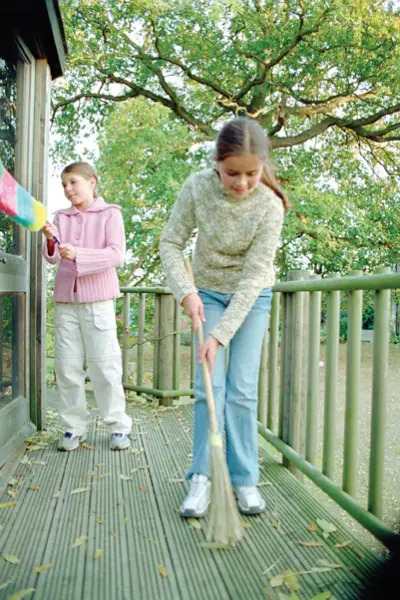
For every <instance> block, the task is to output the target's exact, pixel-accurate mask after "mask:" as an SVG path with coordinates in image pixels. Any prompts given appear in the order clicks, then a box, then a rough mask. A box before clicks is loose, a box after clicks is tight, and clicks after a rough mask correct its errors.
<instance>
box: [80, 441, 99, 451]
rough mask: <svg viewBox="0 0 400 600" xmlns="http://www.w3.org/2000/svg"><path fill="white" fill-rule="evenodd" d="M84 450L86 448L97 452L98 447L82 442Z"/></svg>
mask: <svg viewBox="0 0 400 600" xmlns="http://www.w3.org/2000/svg"><path fill="white" fill-rule="evenodd" d="M81 446H82V448H86V449H87V450H96V446H91V445H90V444H88V443H87V442H81Z"/></svg>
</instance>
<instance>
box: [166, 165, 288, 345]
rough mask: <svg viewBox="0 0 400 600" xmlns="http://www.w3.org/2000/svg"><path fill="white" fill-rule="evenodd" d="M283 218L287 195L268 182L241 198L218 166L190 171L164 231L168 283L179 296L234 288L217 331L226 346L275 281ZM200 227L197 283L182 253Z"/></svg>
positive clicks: (195, 267)
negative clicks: (279, 193)
mask: <svg viewBox="0 0 400 600" xmlns="http://www.w3.org/2000/svg"><path fill="white" fill-rule="evenodd" d="M282 222H283V206H282V200H281V199H280V198H279V197H278V196H277V195H276V194H275V193H274V192H273V191H272V190H271V189H270V188H268V187H267V186H265V185H264V184H263V183H259V184H258V185H257V186H256V187H255V188H253V189H252V190H251V191H250V192H249V193H248V194H247V195H246V196H245V197H244V198H236V197H235V196H233V194H232V193H231V192H230V191H229V190H227V189H226V188H225V186H224V185H223V183H222V182H221V180H220V178H219V176H218V174H217V172H216V171H214V170H213V169H207V170H205V171H200V172H198V173H195V174H193V175H191V176H190V177H188V179H187V180H186V181H185V182H184V184H183V186H182V188H181V191H180V193H179V196H178V199H177V201H176V203H175V206H174V208H173V211H172V214H171V217H170V219H169V221H168V225H167V227H166V228H165V230H164V232H163V234H162V236H161V241H160V256H161V261H162V264H163V267H164V270H165V273H166V277H167V282H168V285H169V286H170V288H171V290H172V292H173V294H174V296H175V298H176V299H177V300H178V301H179V302H181V301H182V300H183V298H184V297H185V296H187V295H188V294H190V293H191V292H196V291H197V289H199V288H200V289H207V290H213V291H216V292H221V293H223V294H233V296H232V299H231V301H230V303H229V306H228V308H227V309H226V311H225V312H224V315H223V317H222V318H221V320H220V322H219V324H218V325H217V326H216V327H215V329H214V330H213V331H212V332H211V333H212V335H213V336H214V337H215V338H216V339H217V340H218V341H219V342H220V343H221V344H222V345H224V346H225V345H226V344H227V343H228V342H229V341H230V340H231V338H232V337H233V336H234V334H235V333H236V331H237V330H238V329H239V327H240V325H241V324H242V323H243V321H244V319H245V318H246V315H247V314H248V312H249V311H250V309H251V308H252V306H253V304H254V302H255V301H256V299H257V297H258V296H259V294H260V292H261V290H262V289H263V288H265V287H269V286H272V285H273V284H274V281H275V272H274V266H273V262H274V256H275V250H276V247H277V245H278V242H279V236H280V232H281V228H282ZM195 228H197V229H198V237H197V241H196V247H195V251H194V257H193V273H194V279H195V283H196V287H195V286H193V285H192V284H191V282H190V281H189V279H188V276H187V274H186V272H185V267H184V262H183V254H182V250H183V249H184V247H185V245H186V242H187V241H188V239H189V238H190V236H191V234H192V232H193V230H194V229H195Z"/></svg>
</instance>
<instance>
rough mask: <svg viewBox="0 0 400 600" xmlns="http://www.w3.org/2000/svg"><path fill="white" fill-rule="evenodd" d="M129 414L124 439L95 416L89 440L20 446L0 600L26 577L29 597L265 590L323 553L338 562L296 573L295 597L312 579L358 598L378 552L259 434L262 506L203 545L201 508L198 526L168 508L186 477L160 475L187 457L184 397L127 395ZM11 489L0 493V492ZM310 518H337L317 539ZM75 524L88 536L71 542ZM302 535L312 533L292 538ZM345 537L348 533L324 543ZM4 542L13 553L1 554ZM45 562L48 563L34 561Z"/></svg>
mask: <svg viewBox="0 0 400 600" xmlns="http://www.w3.org/2000/svg"><path fill="white" fill-rule="evenodd" d="M132 414H133V419H134V428H133V445H132V448H130V449H129V450H127V451H124V452H112V451H110V449H109V436H108V433H107V432H106V431H105V429H104V428H103V427H102V426H101V425H100V424H97V425H95V426H93V427H90V429H89V436H88V440H87V442H88V444H89V446H90V447H92V448H93V449H90V448H84V447H81V448H80V449H79V450H77V451H75V452H71V453H61V452H57V450H56V441H54V442H52V443H50V444H49V445H48V446H46V447H44V448H43V449H39V450H36V451H33V452H30V453H28V454H27V455H26V456H25V457H24V459H23V462H22V464H20V466H19V467H18V471H17V475H18V477H16V479H17V480H20V481H21V482H23V483H22V484H21V488H20V491H19V495H18V496H17V498H16V499H15V501H16V504H15V506H12V507H10V508H3V509H0V586H1V585H2V584H5V583H7V582H9V583H8V585H6V586H5V587H4V588H1V587H0V600H3V599H4V600H7V599H8V598H9V596H10V595H11V594H12V593H15V592H17V591H19V590H21V589H27V588H35V592H34V593H33V594H32V595H30V596H29V597H30V598H32V599H33V600H54V598H57V600H70V598H74V600H75V599H77V600H90V599H91V598H96V600H97V599H98V600H114V599H115V600H125V599H126V600H128V599H131V598H138V599H139V600H150V599H152V598H162V599H163V600H179V599H182V600H200V599H201V600H203V599H204V598H207V600H214V599H215V600H231V599H232V600H235V599H238V598H240V599H241V598H244V599H246V600H247V599H251V600H258V599H261V598H264V599H265V598H270V599H271V600H276V599H277V598H278V594H277V592H279V591H280V592H284V591H285V592H286V593H287V592H288V590H287V589H285V588H279V589H275V588H272V587H271V585H270V579H271V577H272V576H273V575H277V574H279V573H282V571H284V570H285V569H287V568H290V569H292V570H294V571H296V572H298V571H300V572H304V571H311V570H312V569H313V568H315V567H318V566H320V564H321V563H319V562H318V561H323V560H325V561H327V563H328V564H342V565H343V567H342V568H341V569H334V570H329V571H326V572H322V571H321V572H316V571H314V572H312V573H308V574H304V575H299V577H298V579H299V583H300V586H301V589H300V591H299V592H298V595H299V598H300V599H301V600H309V599H310V598H311V597H312V596H313V595H315V594H317V593H318V592H322V591H330V592H332V593H333V594H334V596H335V598H336V600H352V599H354V600H356V598H358V595H359V591H360V589H361V587H362V583H363V581H366V580H368V578H369V576H370V575H371V573H372V572H373V571H374V569H375V568H376V566H377V564H378V560H377V559H376V558H375V557H374V555H373V554H372V553H371V552H369V551H368V550H367V549H366V548H364V547H363V545H362V544H360V543H359V542H358V541H357V540H356V539H355V538H354V537H353V536H352V535H350V534H348V532H347V531H346V530H345V529H344V528H343V527H342V526H341V524H340V523H339V522H337V520H335V519H333V518H332V516H331V515H330V513H328V511H326V510H325V508H324V507H323V506H321V505H320V504H318V502H316V501H315V500H314V498H312V496H311V495H310V494H309V492H307V490H305V489H304V488H303V487H302V486H301V483H300V482H299V481H298V480H297V479H296V478H294V477H293V475H292V474H291V473H289V472H288V470H287V469H285V468H284V467H282V466H281V465H279V464H278V463H277V462H276V461H275V460H274V459H273V458H271V456H269V454H268V451H267V450H268V445H267V444H265V445H264V446H265V447H263V448H261V450H260V451H261V481H263V482H266V483H270V484H271V485H267V486H265V487H261V488H260V491H261V493H262V494H263V496H264V498H265V500H266V503H267V510H266V512H265V513H264V514H263V515H262V516H260V517H247V518H244V521H245V522H247V523H248V525H249V528H247V529H246V530H245V539H244V541H243V542H242V543H241V544H239V545H238V547H237V548H236V549H234V550H210V549H207V548H204V547H203V546H202V545H201V544H202V542H204V541H205V531H206V527H207V519H204V520H201V529H199V530H197V529H194V528H193V527H192V526H191V525H190V524H189V523H188V522H186V521H185V520H182V519H181V518H180V517H179V514H178V512H177V511H178V507H179V505H180V503H181V501H182V499H183V498H184V496H185V493H186V490H187V488H188V484H187V482H178V483H171V482H170V480H171V479H181V478H182V477H183V474H184V471H185V469H186V467H187V466H188V464H189V462H190V456H189V455H190V452H191V421H192V409H191V407H180V408H172V409H154V408H149V407H147V408H146V407H144V408H142V407H135V408H133V410H132ZM27 461H30V464H29V463H28V462H27ZM35 461H36V462H35ZM24 463H25V464H24ZM41 463H45V464H41ZM127 478H128V479H127ZM29 486H31V487H32V486H37V488H38V489H35V487H33V489H30V490H29V489H28V487H29ZM82 488H83V489H86V491H82V492H80V493H74V494H71V492H72V491H74V490H77V489H82ZM12 500H13V499H12V498H11V497H10V496H8V495H6V494H3V496H2V497H0V503H2V502H8V501H12ZM316 518H322V519H325V520H327V521H329V522H331V523H334V524H335V526H336V527H337V530H336V531H335V533H334V534H331V535H330V536H329V538H328V539H327V540H324V539H323V538H322V536H321V535H320V534H319V533H320V532H319V533H318V532H315V533H310V532H309V531H308V530H307V525H308V524H309V523H310V522H311V521H315V519H316ZM80 536H87V537H88V541H87V543H83V544H82V545H80V546H79V547H76V548H73V542H74V540H76V538H79V537H80ZM306 540H314V541H318V542H321V543H322V545H321V546H316V547H311V548H310V547H303V546H301V545H299V542H300V541H306ZM346 541H347V542H351V544H350V545H348V546H346V547H343V548H336V547H335V544H337V543H340V542H346ZM99 549H100V550H102V551H103V554H102V555H101V556H99V557H98V558H96V559H95V553H96V550H99ZM4 553H6V554H12V555H16V556H18V557H19V559H20V560H21V562H20V564H19V565H13V564H10V563H8V562H7V561H6V560H5V559H4V558H3V557H2V555H3V554H4ZM48 563H52V566H51V567H50V568H49V569H48V570H46V571H43V572H42V573H39V574H34V573H33V569H34V568H35V567H38V566H40V565H43V564H48ZM267 569H269V570H268V571H267V572H266V570H267Z"/></svg>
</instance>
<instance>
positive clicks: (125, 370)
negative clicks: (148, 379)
mask: <svg viewBox="0 0 400 600" xmlns="http://www.w3.org/2000/svg"><path fill="white" fill-rule="evenodd" d="M130 301H131V295H130V294H124V312H123V333H122V383H123V385H125V384H126V383H128V379H129V347H128V345H129V329H130V324H131V315H130Z"/></svg>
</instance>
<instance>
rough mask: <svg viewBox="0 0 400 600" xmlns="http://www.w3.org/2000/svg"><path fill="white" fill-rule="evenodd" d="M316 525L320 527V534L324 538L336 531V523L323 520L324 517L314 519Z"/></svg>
mask: <svg viewBox="0 0 400 600" xmlns="http://www.w3.org/2000/svg"><path fill="white" fill-rule="evenodd" d="M316 522H317V525H318V526H319V527H320V528H321V529H322V535H323V537H324V538H327V537H329V534H330V533H333V532H334V531H336V525H334V524H333V523H329V522H328V521H325V519H316Z"/></svg>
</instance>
